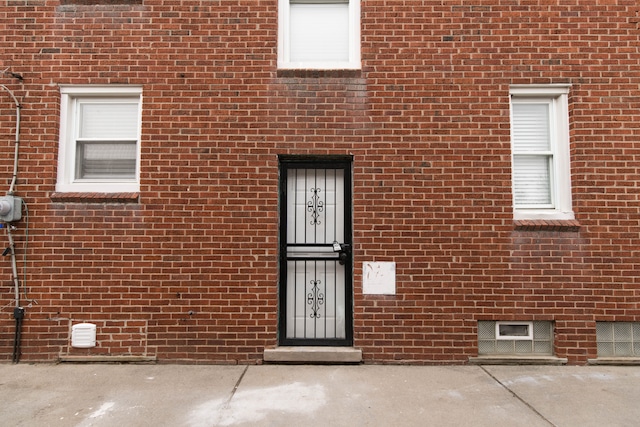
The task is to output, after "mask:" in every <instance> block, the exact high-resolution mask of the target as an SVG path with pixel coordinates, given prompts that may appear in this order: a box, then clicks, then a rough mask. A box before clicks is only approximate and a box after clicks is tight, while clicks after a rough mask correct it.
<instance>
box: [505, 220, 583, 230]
mask: <svg viewBox="0 0 640 427" xmlns="http://www.w3.org/2000/svg"><path fill="white" fill-rule="evenodd" d="M513 226H514V228H515V230H519V231H562V232H576V231H580V223H579V222H578V221H576V220H547V219H534V220H515V221H514V222H513Z"/></svg>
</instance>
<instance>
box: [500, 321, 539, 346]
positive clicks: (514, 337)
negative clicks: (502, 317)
mask: <svg viewBox="0 0 640 427" xmlns="http://www.w3.org/2000/svg"><path fill="white" fill-rule="evenodd" d="M523 325H524V326H526V327H527V332H528V334H527V335H500V327H501V326H523ZM496 340H513V341H516V340H521V341H524V340H529V341H533V322H496Z"/></svg>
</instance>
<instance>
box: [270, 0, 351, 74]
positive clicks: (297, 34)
mask: <svg viewBox="0 0 640 427" xmlns="http://www.w3.org/2000/svg"><path fill="white" fill-rule="evenodd" d="M278 11H279V15H278V17H279V19H278V30H279V31H278V67H279V68H289V69H292V68H293V69H325V70H326V69H359V68H360V0H279V3H278Z"/></svg>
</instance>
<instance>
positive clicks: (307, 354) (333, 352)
mask: <svg viewBox="0 0 640 427" xmlns="http://www.w3.org/2000/svg"><path fill="white" fill-rule="evenodd" d="M263 358H264V361H265V362H267V363H323V364H347V363H361V362H362V350H360V349H356V348H353V347H303V346H301V347H276V348H265V350H264V355H263Z"/></svg>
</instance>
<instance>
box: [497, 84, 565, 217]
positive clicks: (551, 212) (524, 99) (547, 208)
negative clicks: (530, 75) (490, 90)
mask: <svg viewBox="0 0 640 427" xmlns="http://www.w3.org/2000/svg"><path fill="white" fill-rule="evenodd" d="M569 89H570V85H564V84H557V85H513V86H511V87H510V90H509V92H510V99H511V103H510V110H511V130H512V135H511V141H512V149H511V153H512V155H511V165H512V168H514V167H515V161H514V155H515V147H514V137H513V129H514V126H513V123H514V118H513V104H514V103H547V104H548V105H549V111H550V117H549V126H550V129H549V135H550V139H551V141H550V144H551V152H550V153H549V155H550V157H551V171H550V181H551V182H550V186H551V189H550V190H551V204H550V205H543V206H539V207H533V206H518V205H516V200H515V173H512V189H513V190H514V191H513V216H514V219H515V220H536V219H541V220H545V219H548V220H573V219H575V215H574V213H573V207H572V200H571V170H570V156H569V106H568V94H569Z"/></svg>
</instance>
